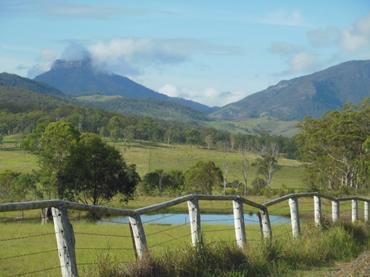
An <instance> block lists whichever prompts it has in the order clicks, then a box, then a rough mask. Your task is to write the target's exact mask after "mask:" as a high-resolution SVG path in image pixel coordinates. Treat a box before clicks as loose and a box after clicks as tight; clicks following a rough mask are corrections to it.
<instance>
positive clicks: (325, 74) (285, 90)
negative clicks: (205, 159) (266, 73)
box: [210, 60, 370, 121]
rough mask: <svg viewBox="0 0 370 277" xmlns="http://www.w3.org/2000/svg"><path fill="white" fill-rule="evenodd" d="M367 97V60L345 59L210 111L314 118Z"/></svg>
mask: <svg viewBox="0 0 370 277" xmlns="http://www.w3.org/2000/svg"><path fill="white" fill-rule="evenodd" d="M366 97H370V60H364V61H349V62H345V63H342V64H339V65H336V66H332V67H329V68H327V69H325V70H322V71H318V72H316V73H313V74H310V75H306V76H302V77H298V78H294V79H291V80H287V81H281V82H279V83H278V84H277V85H275V86H271V87H269V88H267V89H265V90H263V91H260V92H257V93H255V94H252V95H250V96H247V97H246V98H244V99H242V100H240V101H238V102H235V103H231V104H229V105H226V106H224V107H222V108H221V109H219V110H217V111H215V112H213V113H211V114H210V117H211V118H213V119H223V120H238V121H240V120H246V119H249V118H258V117H264V116H269V117H273V118H277V119H281V120H301V119H303V118H304V117H305V116H311V117H314V118H318V117H320V116H322V115H323V114H324V113H325V112H327V111H331V110H338V109H340V108H341V107H343V105H344V104H346V103H354V104H358V103H360V102H361V101H362V100H363V99H364V98H366Z"/></svg>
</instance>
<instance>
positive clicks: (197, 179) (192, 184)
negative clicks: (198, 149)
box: [185, 161, 223, 194]
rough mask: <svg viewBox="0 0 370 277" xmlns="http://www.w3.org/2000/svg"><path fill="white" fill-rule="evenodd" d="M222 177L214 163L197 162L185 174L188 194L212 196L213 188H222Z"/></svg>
mask: <svg viewBox="0 0 370 277" xmlns="http://www.w3.org/2000/svg"><path fill="white" fill-rule="evenodd" d="M222 182H223V175H222V171H221V169H220V168H219V167H217V166H216V165H215V163H214V162H212V161H209V162H202V161H200V162H198V163H197V164H195V165H194V166H192V167H191V168H189V169H188V170H187V171H186V172H185V184H186V187H187V190H188V191H189V192H195V193H204V194H212V190H213V188H214V187H215V186H216V187H220V186H222Z"/></svg>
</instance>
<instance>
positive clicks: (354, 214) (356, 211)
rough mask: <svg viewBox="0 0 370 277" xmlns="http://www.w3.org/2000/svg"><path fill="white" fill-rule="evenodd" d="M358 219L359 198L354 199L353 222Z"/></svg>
mask: <svg viewBox="0 0 370 277" xmlns="http://www.w3.org/2000/svg"><path fill="white" fill-rule="evenodd" d="M357 220H358V200H357V199H352V223H355V222H356V221H357Z"/></svg>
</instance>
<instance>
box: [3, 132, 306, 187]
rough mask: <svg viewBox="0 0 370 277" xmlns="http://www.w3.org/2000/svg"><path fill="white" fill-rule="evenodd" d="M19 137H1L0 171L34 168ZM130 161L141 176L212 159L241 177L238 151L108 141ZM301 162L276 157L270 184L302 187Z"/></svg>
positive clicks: (233, 177) (252, 157) (233, 176)
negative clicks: (2, 140) (276, 163)
mask: <svg viewBox="0 0 370 277" xmlns="http://www.w3.org/2000/svg"><path fill="white" fill-rule="evenodd" d="M19 143H20V138H19V137H14V136H12V137H5V140H4V144H3V145H1V146H0V172H3V171H5V170H13V171H19V172H30V171H32V169H37V168H38V164H37V158H36V156H35V155H32V154H29V153H26V152H24V151H22V150H21V149H20V148H19ZM112 144H113V145H114V146H115V147H116V148H117V149H119V151H120V152H121V153H122V155H123V157H124V158H125V160H126V161H127V162H128V163H130V164H136V166H137V170H138V172H139V174H140V175H141V176H143V175H144V174H146V173H147V172H149V171H153V170H156V169H164V170H173V169H177V170H187V169H188V168H189V167H191V166H192V165H194V164H195V163H197V162H198V161H214V162H215V163H216V164H217V165H218V166H219V167H220V168H221V169H222V170H223V172H224V175H225V176H226V177H227V179H228V181H235V180H239V181H242V180H243V177H242V167H241V166H242V159H243V157H242V155H241V154H240V153H238V152H222V151H217V150H208V149H204V148H199V147H197V146H190V145H167V144H160V143H152V142H144V141H139V142H133V143H130V144H129V145H128V144H124V143H112ZM246 157H247V158H248V159H249V160H250V162H251V163H253V161H254V160H255V159H256V158H257V155H255V154H253V153H248V154H247V155H246ZM302 175H303V167H302V164H301V163H300V162H298V161H296V160H289V159H285V158H280V159H279V162H278V169H277V170H276V172H275V173H274V176H273V180H272V188H280V187H282V186H285V187H287V188H302V187H303V186H304V185H303V180H302ZM255 177H256V168H255V167H254V166H252V167H251V169H250V174H249V180H248V182H249V184H250V183H251V182H252V180H254V178H255Z"/></svg>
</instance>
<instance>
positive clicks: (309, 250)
mask: <svg viewBox="0 0 370 277" xmlns="http://www.w3.org/2000/svg"><path fill="white" fill-rule="evenodd" d="M368 247H369V227H368V226H365V225H361V224H359V225H355V226H353V225H336V226H334V227H332V228H329V229H327V230H323V231H320V230H318V229H316V228H314V227H311V228H306V229H305V231H304V233H303V235H302V237H301V238H300V239H297V240H294V239H292V238H290V237H289V236H287V237H285V238H279V239H277V240H274V241H272V242H271V243H265V244H263V243H260V244H258V245H251V246H249V247H247V249H246V250H245V251H242V250H240V249H238V248H237V247H236V246H234V245H231V244H229V243H209V244H205V245H204V246H203V247H199V248H197V249H194V248H192V247H183V248H181V249H180V250H179V249H177V250H174V249H170V250H168V251H166V252H164V253H163V254H162V255H159V256H151V257H148V258H147V259H146V260H144V261H143V262H134V263H130V264H128V265H124V266H123V265H121V264H120V263H119V262H118V263H117V262H115V261H114V260H112V259H111V257H110V256H109V255H106V256H102V258H101V260H100V263H98V265H97V266H96V268H95V270H94V271H88V274H89V276H99V277H108V276H109V277H131V276H135V277H156V276H158V277H159V276H161V277H166V276H168V277H170V276H184V277H185V276H304V275H305V274H306V273H307V272H309V270H310V269H314V268H316V269H317V267H326V266H328V265H331V264H332V263H333V262H335V261H341V260H348V259H351V258H354V257H356V256H357V255H358V254H360V253H361V252H362V251H364V250H365V249H368ZM315 272H316V273H314V274H315V275H314V276H318V275H317V274H318V271H315ZM306 276H308V275H306ZM311 276H312V275H311Z"/></svg>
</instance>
